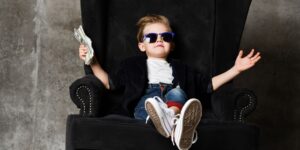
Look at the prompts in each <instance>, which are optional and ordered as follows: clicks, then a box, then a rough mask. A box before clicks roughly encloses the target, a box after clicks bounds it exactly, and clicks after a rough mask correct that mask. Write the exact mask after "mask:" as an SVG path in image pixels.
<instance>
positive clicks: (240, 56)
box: [238, 49, 243, 58]
mask: <svg viewBox="0 0 300 150" xmlns="http://www.w3.org/2000/svg"><path fill="white" fill-rule="evenodd" d="M242 56H243V50H242V49H241V50H240V52H239V54H238V58H242Z"/></svg>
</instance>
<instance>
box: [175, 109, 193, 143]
mask: <svg viewBox="0 0 300 150" xmlns="http://www.w3.org/2000/svg"><path fill="white" fill-rule="evenodd" d="M179 117H180V114H177V115H176V118H174V126H173V129H172V132H171V141H172V143H173V145H175V129H176V126H177V121H178V119H179ZM197 140H198V132H197V130H195V132H194V136H193V141H192V144H195V143H196V142H197Z"/></svg>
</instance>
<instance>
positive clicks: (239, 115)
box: [233, 89, 257, 122]
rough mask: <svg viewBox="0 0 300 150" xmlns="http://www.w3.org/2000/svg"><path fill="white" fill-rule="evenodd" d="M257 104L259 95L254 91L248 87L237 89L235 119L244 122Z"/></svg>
mask: <svg viewBox="0 0 300 150" xmlns="http://www.w3.org/2000/svg"><path fill="white" fill-rule="evenodd" d="M256 105H257V97H256V95H255V94H254V92H253V91H251V90H248V89H240V90H237V92H236V95H235V110H234V116H233V119H234V120H236V121H239V122H244V121H245V118H246V117H247V116H249V115H250V114H251V113H252V112H253V111H254V110H255V109H256Z"/></svg>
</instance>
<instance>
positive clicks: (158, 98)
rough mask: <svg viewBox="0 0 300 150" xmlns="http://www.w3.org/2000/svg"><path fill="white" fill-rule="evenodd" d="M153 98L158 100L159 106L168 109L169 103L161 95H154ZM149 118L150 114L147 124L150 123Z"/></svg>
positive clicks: (148, 117)
mask: <svg viewBox="0 0 300 150" xmlns="http://www.w3.org/2000/svg"><path fill="white" fill-rule="evenodd" d="M153 98H154V99H155V100H156V101H158V103H159V106H160V107H161V108H162V109H167V108H168V106H167V104H166V103H165V102H164V101H163V100H162V99H161V98H160V97H158V96H154V97H153ZM149 119H150V116H149V115H148V116H147V118H146V122H145V123H146V124H147V123H148V121H149Z"/></svg>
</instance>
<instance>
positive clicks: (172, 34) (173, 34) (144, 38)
mask: <svg viewBox="0 0 300 150" xmlns="http://www.w3.org/2000/svg"><path fill="white" fill-rule="evenodd" d="M149 34H154V35H156V39H155V40H154V42H151V41H148V43H155V42H156V41H157V38H158V35H160V36H161V38H162V40H163V41H164V42H168V43H171V42H172V41H173V39H174V36H175V33H174V32H162V33H153V32H151V33H147V34H145V35H144V37H143V41H145V40H146V39H147V38H149V37H147V36H148V35H149ZM163 34H171V36H172V39H171V41H165V40H164V37H163V36H162V35H163Z"/></svg>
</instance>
